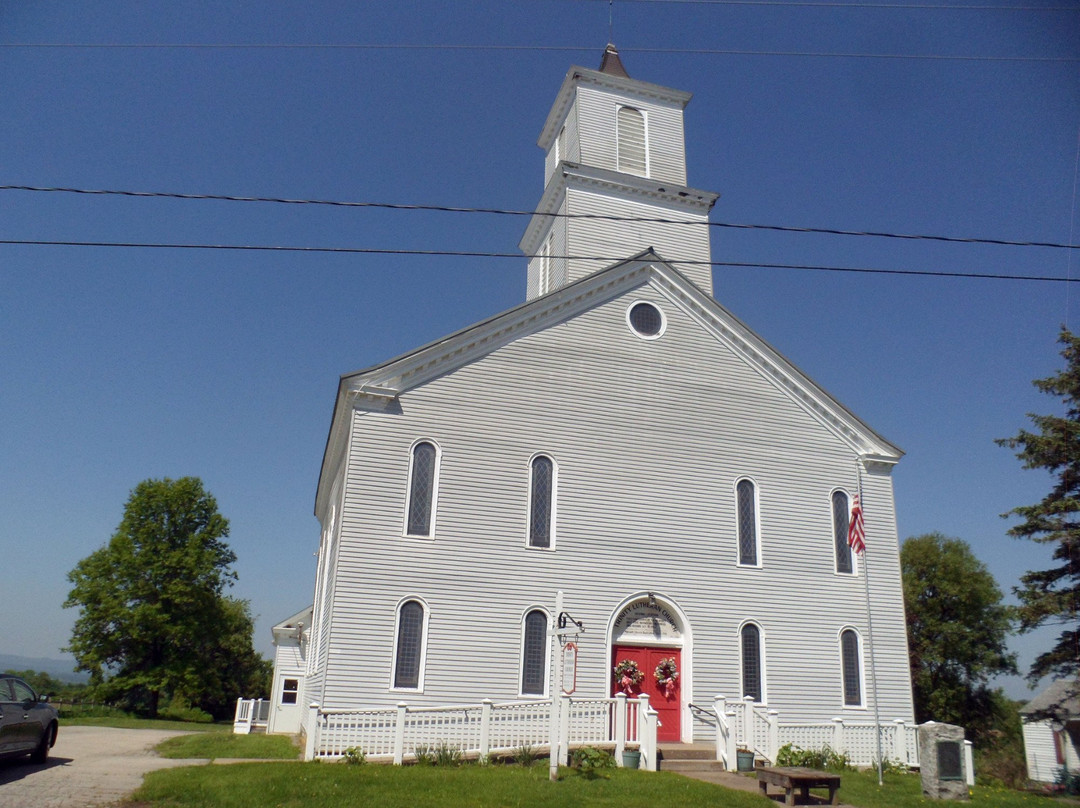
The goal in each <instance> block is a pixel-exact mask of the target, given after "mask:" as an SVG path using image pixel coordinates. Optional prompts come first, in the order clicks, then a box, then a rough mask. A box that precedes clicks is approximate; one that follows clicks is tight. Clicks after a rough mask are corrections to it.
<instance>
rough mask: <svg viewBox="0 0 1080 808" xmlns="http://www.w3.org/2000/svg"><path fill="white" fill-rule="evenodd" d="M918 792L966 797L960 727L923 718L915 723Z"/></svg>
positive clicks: (935, 796) (937, 796)
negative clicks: (920, 722) (923, 719)
mask: <svg viewBox="0 0 1080 808" xmlns="http://www.w3.org/2000/svg"><path fill="white" fill-rule="evenodd" d="M919 767H920V769H921V770H922V793H923V796H924V797H929V798H930V799H934V800H966V799H968V787H967V776H966V772H965V771H964V728H963V727H957V726H954V725H953V724H938V723H937V722H935V721H927V722H926V723H925V724H921V725H919Z"/></svg>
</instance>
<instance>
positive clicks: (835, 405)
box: [316, 249, 903, 513]
mask: <svg viewBox="0 0 1080 808" xmlns="http://www.w3.org/2000/svg"><path fill="white" fill-rule="evenodd" d="M645 283H652V284H653V285H654V286H655V288H657V289H658V290H659V291H660V292H661V293H662V294H663V295H664V296H665V297H667V298H668V299H669V300H670V301H671V302H672V304H673V305H675V306H678V307H679V308H681V309H682V310H683V311H684V312H686V313H687V314H688V315H689V316H690V317H692V318H693V319H695V320H696V321H697V322H698V323H699V324H700V325H701V326H702V327H703V328H704V329H706V330H707V331H709V332H710V333H712V334H713V335H714V336H715V337H716V338H717V339H718V340H719V341H720V342H721V343H722V344H724V345H726V346H727V347H728V348H729V349H730V350H731V351H732V352H733V353H734V354H736V355H737V356H739V357H740V358H742V360H743V361H745V362H746V363H747V365H749V366H750V367H753V368H754V369H756V370H757V371H758V372H759V373H760V374H761V375H762V377H764V378H765V379H767V380H768V381H769V382H770V383H772V384H773V386H775V387H776V388H777V389H778V390H780V391H782V392H783V393H784V394H785V395H787V396H788V397H789V398H791V399H792V400H793V401H794V402H795V403H796V404H797V405H798V406H799V407H800V408H802V409H803V410H805V411H806V412H807V413H809V414H810V415H811V416H812V417H813V418H814V419H816V420H817V421H819V422H820V423H822V424H823V425H824V426H825V427H826V428H827V429H829V430H830V431H831V432H832V433H833V434H835V435H836V436H837V437H838V438H839V439H840V440H842V441H843V442H845V443H846V444H848V445H849V446H850V447H851V449H852V451H853V452H854V453H856V454H858V455H860V456H863V457H865V458H867V459H871V460H875V461H878V462H884V463H887V464H892V463H895V462H897V461H898V460H899V459H900V457H901V456H902V455H903V451H902V450H901V449H899V448H898V447H897V446H895V445H894V444H892V443H890V442H889V441H887V440H885V438H883V437H882V436H881V435H879V434H878V433H877V432H875V431H874V430H873V429H871V428H870V427H869V426H868V425H867V424H866V423H865V422H864V421H862V420H861V419H859V418H858V417H857V416H856V415H855V414H854V413H852V412H851V411H850V410H848V409H847V408H846V407H845V406H844V405H842V404H841V403H840V402H839V401H838V400H837V399H836V398H834V397H833V396H832V395H831V394H830V393H829V392H827V391H826V390H825V389H824V388H823V387H821V386H820V385H819V384H817V382H815V381H814V380H813V379H811V378H810V377H809V376H808V375H806V374H805V373H803V372H802V371H801V370H799V369H798V368H797V367H796V366H795V365H794V364H793V363H792V362H790V361H789V360H788V359H787V358H786V357H784V356H783V355H782V354H781V353H780V352H779V351H777V350H776V349H774V348H773V347H772V346H771V345H769V344H768V343H767V342H766V341H765V340H764V339H762V338H761V337H760V336H758V335H757V334H756V333H754V332H753V331H752V330H751V329H750V328H749V327H748V326H747V325H746V324H745V323H743V322H742V321H741V320H740V319H739V318H738V317H736V316H735V315H734V314H732V313H731V312H730V311H728V309H726V308H724V307H723V306H722V305H720V304H719V303H717V302H716V301H715V300H713V299H712V298H711V297H709V296H708V295H706V294H705V293H704V292H702V291H701V290H700V289H699V288H698V287H697V286H696V285H695V284H694V283H692V282H691V281H689V280H688V279H687V278H686V276H684V275H683V274H682V273H681V272H679V270H678V269H676V268H675V267H674V266H673V265H671V264H669V263H668V262H667V261H665V260H664V259H663V258H662V257H660V256H659V255H657V254H656V253H655V252H654V251H653V250H651V249H650V250H646V251H644V252H642V253H641V254H640V255H637V256H635V257H633V258H630V259H627V260H625V261H621V262H619V263H616V264H613V265H612V266H610V267H608V268H606V269H603V270H600V271H598V272H595V273H593V274H591V275H588V276H586V277H584V278H582V279H580V280H578V281H575V282H574V283H571V284H568V285H567V286H564V287H562V288H560V289H557V290H556V291H554V292H550V293H549V294H546V295H543V296H541V297H538V298H535V299H533V300H530V301H529V302H527V303H523V304H521V305H520V306H516V307H515V308H512V309H509V310H508V311H505V312H502V313H501V314H497V315H495V316H494V317H490V318H488V319H486V320H482V321H480V322H478V323H475V324H474V325H471V326H468V327H467V328H464V329H462V330H460V331H457V332H455V333H453V334H450V335H448V336H446V337H444V338H442V339H440V340H436V341H435V342H431V343H428V344H427V345H423V346H421V347H419V348H417V349H415V350H413V351H410V352H409V353H406V354H403V355H401V356H398V357H395V358H394V359H390V360H388V361H386V362H383V363H381V364H379V365H375V366H372V367H370V368H367V369H365V370H360V371H356V372H355V373H349V374H346V375H344V376H342V377H341V381H340V384H339V387H338V397H337V401H336V404H335V409H334V416H333V422H332V424H331V428H330V434H329V435H328V436H327V446H326V452H325V454H324V456H323V467H322V474H321V476H320V480H319V494H318V495H317V502H318V500H321V498H322V496H323V488H324V485H325V484H326V483H327V482H328V480H327V479H326V475H327V472H328V469H329V468H331V467H332V466H333V464H334V463H335V462H336V460H337V458H338V457H339V456H340V453H342V452H343V451H344V446H345V440H344V439H345V438H346V437H347V433H346V432H344V431H343V430H345V429H346V427H347V424H348V422H349V419H348V418H347V415H348V413H349V412H350V411H351V410H352V409H353V408H359V409H368V410H386V409H388V408H392V407H393V406H395V405H396V401H397V398H398V396H399V395H401V394H402V393H405V392H407V391H408V390H410V389H412V388H415V387H418V386H420V385H422V384H424V383H426V382H428V381H430V380H432V379H434V378H437V377H439V376H442V375H444V374H447V373H452V372H453V371H454V370H456V369H457V368H460V367H463V366H464V365H467V364H469V363H471V362H474V361H476V360H478V359H480V358H482V357H484V356H487V355H488V354H490V353H492V352H493V351H495V350H497V349H498V348H501V347H502V346H504V345H507V344H508V343H510V342H512V341H513V340H516V339H519V338H520V337H522V336H526V335H528V334H532V333H535V332H538V331H540V330H542V329H545V328H547V327H549V326H551V325H554V324H556V323H558V322H562V321H564V320H567V319H570V318H572V317H574V316H576V315H578V314H580V313H582V312H584V311H587V310H589V309H591V308H593V307H594V306H597V305H599V304H602V303H606V302H608V301H609V300H612V299H614V298H616V297H618V296H619V295H622V294H624V293H625V292H627V291H629V290H631V289H633V288H634V287H636V286H640V285H642V284H645ZM316 512H317V513H318V508H316Z"/></svg>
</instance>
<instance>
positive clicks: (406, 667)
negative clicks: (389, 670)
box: [394, 600, 424, 690]
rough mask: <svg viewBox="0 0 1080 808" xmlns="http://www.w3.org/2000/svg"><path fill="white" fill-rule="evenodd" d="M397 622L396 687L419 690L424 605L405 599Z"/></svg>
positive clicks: (422, 650) (395, 652)
mask: <svg viewBox="0 0 1080 808" xmlns="http://www.w3.org/2000/svg"><path fill="white" fill-rule="evenodd" d="M397 623H398V624H397V643H396V647H395V649H394V687H395V688H400V689H404V690H419V689H420V665H421V660H422V657H423V652H424V605H423V604H422V603H420V601H418V600H407V601H405V602H404V603H402V604H401V606H400V607H398V620H397Z"/></svg>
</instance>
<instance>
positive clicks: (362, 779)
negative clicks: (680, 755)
mask: <svg viewBox="0 0 1080 808" xmlns="http://www.w3.org/2000/svg"><path fill="white" fill-rule="evenodd" d="M542 764H543V761H541V762H539V763H538V764H537V765H535V766H532V767H530V768H523V767H520V766H488V767H480V766H463V767H461V768H458V769H452V768H441V767H429V766H407V767H402V766H376V765H371V764H368V765H365V766H346V765H344V764H338V763H240V764H236V765H231V766H198V767H184V768H180V769H162V770H161V771H156V772H151V773H150V774H148V775H147V776H146V780H145V781H144V784H143V786H142V788H140V789H139V790H138V791H137V792H135V794H134V795H133V797H132V802H131V803H129V805H133V804H137V805H139V806H147V808H151V807H152V808H180V807H181V806H183V808H195V807H196V806H201V807H202V808H263V806H274V807H275V808H346V807H347V806H378V808H418V806H435V808H450V807H451V806H453V807H454V808H457V807H458V806H460V807H461V808H465V807H466V806H468V807H469V808H494V807H495V806H505V808H513V807H514V806H521V807H522V808H525V807H526V806H527V807H528V808H534V807H535V808H593V807H594V806H595V808H656V807H657V806H669V807H670V808H683V807H684V806H685V808H695V806H709V807H710V808H717V806H722V808H763V807H767V806H768V805H770V803H767V802H765V801H764V800H762V798H761V797H759V796H758V795H756V794H748V793H743V792H738V791H730V790H728V789H724V788H721V787H720V786H714V785H709V784H708V783H702V782H699V781H697V780H690V779H689V778H686V777H681V776H679V775H677V774H671V773H668V772H658V773H652V772H639V771H628V770H625V769H617V770H612V771H610V772H605V777H604V778H599V777H598V778H596V779H592V780H590V779H588V778H586V777H583V776H581V775H580V774H578V773H577V772H576V771H574V770H571V769H562V770H560V775H561V779H560V780H559V782H557V783H551V782H549V781H548V769H547V766H546V765H542Z"/></svg>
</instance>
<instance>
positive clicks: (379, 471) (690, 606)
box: [317, 246, 913, 737]
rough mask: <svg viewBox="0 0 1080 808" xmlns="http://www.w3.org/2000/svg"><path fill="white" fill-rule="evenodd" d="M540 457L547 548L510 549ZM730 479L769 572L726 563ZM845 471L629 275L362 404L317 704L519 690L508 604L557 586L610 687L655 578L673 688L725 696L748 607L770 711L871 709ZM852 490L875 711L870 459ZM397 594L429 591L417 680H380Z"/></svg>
mask: <svg viewBox="0 0 1080 808" xmlns="http://www.w3.org/2000/svg"><path fill="white" fill-rule="evenodd" d="M571 249H572V246H571ZM637 300H646V301H650V302H654V303H655V304H656V305H658V306H659V307H660V308H661V309H662V311H663V312H664V315H665V317H666V331H665V333H664V335H663V337H661V338H660V339H656V340H642V339H639V338H638V337H637V336H636V335H634V334H633V333H631V332H630V330H629V329H628V327H627V325H626V309H627V306H628V305H629V304H630V303H631V302H633V301H637ZM420 438H428V439H431V440H434V441H436V442H437V443H438V445H439V447H440V450H441V455H440V458H441V459H440V467H439V487H438V509H437V513H436V515H435V519H434V523H435V535H434V538H433V539H431V540H427V539H415V538H404V537H403V536H402V532H403V521H404V501H405V496H406V487H407V475H408V467H409V450H410V447H411V446H412V444H413V443H414V442H415V441H416V440H418V439H420ZM539 451H543V452H545V453H548V454H550V455H551V456H552V457H553V458H554V459H555V462H556V464H557V468H558V472H557V474H558V476H557V486H558V488H557V490H558V497H557V510H556V525H555V539H554V541H555V549H554V550H552V551H544V550H534V549H529V548H527V547H526V546H525V531H526V522H527V513H526V511H527V497H528V494H527V487H528V463H529V459H530V458H531V457H532V455H533V454H534V453H535V452H539ZM743 476H748V477H750V478H752V479H753V480H754V482H755V484H756V485H757V486H758V496H759V502H760V525H759V531H760V536H761V558H762V566H761V568H741V567H738V566H737V564H736V525H735V493H734V486H735V482H736V480H738V479H739V478H741V477H743ZM857 485H858V479H857V474H856V455H855V452H854V450H853V449H852V448H851V446H850V445H849V444H848V443H846V442H845V441H843V440H841V439H840V438H839V437H838V436H837V435H836V434H835V433H834V431H832V430H831V429H830V428H827V427H826V426H825V425H823V423H822V422H821V421H820V420H819V419H818V418H816V417H814V416H812V415H811V414H809V413H808V412H807V410H806V409H805V408H804V407H803V406H801V405H799V404H797V403H796V402H794V401H793V400H792V398H791V397H790V396H789V395H788V394H787V393H786V392H783V391H781V390H780V389H779V388H778V386H777V384H776V383H775V382H774V381H773V380H771V379H769V378H767V377H765V376H764V375H763V374H762V373H761V372H760V371H759V370H758V369H756V367H753V366H751V365H749V364H748V363H747V362H746V361H744V360H743V359H742V358H741V357H740V356H739V355H737V354H736V353H735V352H734V351H733V350H731V349H730V348H729V347H728V346H727V345H726V344H725V343H724V342H722V341H721V340H720V339H719V338H717V337H716V336H715V335H714V334H713V333H712V332H709V331H707V330H706V329H705V328H704V327H703V326H702V325H701V324H700V323H699V322H698V321H697V320H696V319H694V318H692V317H691V316H690V315H689V314H687V313H686V312H685V311H683V310H682V309H681V308H679V307H678V306H677V305H675V304H674V303H672V302H671V300H670V299H669V298H668V297H667V296H666V295H665V294H664V293H662V292H661V291H660V290H659V288H658V287H657V286H656V285H654V284H653V283H648V284H645V285H642V286H641V287H639V288H637V289H633V290H630V291H629V292H625V293H623V294H620V295H618V296H617V297H615V298H614V299H609V300H606V301H604V302H601V303H599V304H598V305H596V306H595V307H594V308H592V309H588V310H586V311H584V312H583V313H580V314H578V315H577V316H574V317H571V318H569V319H567V320H565V321H563V322H560V323H558V324H555V325H552V326H549V327H547V328H545V329H543V330H541V331H538V332H535V333H529V334H527V335H525V336H522V337H521V338H519V339H517V340H516V341H513V342H511V343H509V344H507V345H505V346H503V347H501V348H498V349H496V350H494V351H493V352H491V353H489V354H488V355H486V356H484V357H483V358H480V359H478V360H476V361H473V362H471V363H470V364H467V365H464V366H462V367H458V368H456V369H454V370H453V372H449V373H446V374H444V375H442V376H439V377H438V378H436V379H434V380H432V381H429V382H427V383H425V384H422V385H420V386H418V387H416V388H414V389H410V390H407V391H406V392H403V393H402V394H401V395H400V408H398V407H395V408H392V410H391V411H388V412H371V411H361V410H357V411H355V412H354V414H353V417H352V427H351V437H350V448H349V452H348V462H347V468H346V490H345V492H344V500H343V509H342V513H341V518H340V526H339V528H338V531H339V532H340V550H339V551H338V556H337V559H336V563H334V565H333V574H332V575H331V576H330V578H331V579H332V580H333V581H334V584H335V586H334V587H333V588H331V587H327V593H326V594H327V596H329V597H330V598H331V599H332V602H331V604H330V605H329V609H328V610H327V611H326V612H324V621H325V622H328V623H330V624H331V629H330V632H329V636H328V645H327V649H326V653H325V654H324V655H323V656H322V658H321V659H320V661H319V662H318V663H317V666H319V667H321V668H322V670H320V671H319V674H318V681H319V691H320V694H321V699H320V700H321V703H322V704H323V705H324V706H328V707H356V706H374V705H392V704H395V703H397V702H398V701H401V700H404V701H407V702H409V703H423V704H448V703H470V702H475V701H477V700H479V699H482V698H485V697H488V698H493V699H496V700H500V699H511V698H514V697H516V696H517V695H518V688H519V684H520V683H519V678H520V660H519V654H520V642H521V620H522V616H523V615H524V613H525V612H526V611H527V610H528V609H530V608H532V607H535V606H543V607H546V608H547V609H548V610H551V609H552V608H553V607H554V597H555V592H556V590H559V589H562V590H563V591H564V592H565V605H566V609H567V610H568V611H570V612H571V613H572V614H573V616H574V617H575V618H577V619H580V620H583V621H584V623H585V625H586V633H585V634H584V635H582V637H581V639H580V657H579V668H578V693H579V694H580V695H585V696H601V695H606V694H607V693H608V692H609V688H610V660H609V659H608V653H609V645H608V642H609V637H608V635H607V628H608V625H609V621H610V620H611V619H612V617H613V614H614V613H615V611H616V609H617V608H618V607H619V606H620V604H621V603H622V602H624V601H625V600H626V599H627V598H629V597H631V596H633V595H635V594H640V593H642V592H646V591H652V592H654V593H655V594H656V596H657V597H658V598H659V599H662V600H663V601H664V602H665V603H671V604H673V605H675V606H677V607H678V608H679V609H681V610H682V612H683V613H684V615H685V617H686V620H687V623H688V625H687V629H688V634H689V637H688V638H687V640H688V645H687V646H686V647H685V648H684V649H683V673H684V677H683V680H682V687H683V701H684V703H685V702H688V701H694V702H695V703H698V704H707V703H709V701H710V700H711V699H712V697H713V696H715V695H716V694H724V695H728V696H732V697H737V696H738V695H740V682H739V669H740V666H739V641H738V632H739V627H740V625H741V624H742V623H743V621H745V620H753V621H755V622H756V623H757V624H758V625H759V626H760V627H761V629H762V640H763V642H762V646H763V650H764V658H765V686H766V692H767V697H768V703H769V706H770V707H772V708H775V709H778V710H780V711H781V714H782V715H783V717H784V720H785V721H793V720H807V721H809V720H828V719H831V718H832V717H834V716H842V717H845V718H848V719H851V720H869V719H872V718H873V712H872V709H870V708H871V707H872V705H871V703H870V698H869V688H870V671H869V655H868V651H869V648H868V644H869V643H868V641H869V635H868V631H867V620H866V608H867V606H866V597H865V589H864V580H863V577H862V572H863V571H862V570H861V567H860V574H858V575H838V574H836V573H835V572H834V560H833V537H832V515H831V506H830V496H831V493H832V491H833V490H834V489H835V488H837V487H842V488H844V489H845V490H846V491H848V492H849V493H854V492H855V490H856V488H857ZM863 492H864V496H865V499H866V512H867V545H868V547H869V548H870V550H869V551H868V557H869V558H870V566H871V568H870V581H871V585H872V587H873V590H874V595H873V604H874V606H873V608H874V620H873V622H874V626H873V627H874V640H875V650H876V652H877V653H876V658H877V666H876V669H877V682H878V692H879V698H880V709H881V716H882V718H883V719H884V720H892V719H894V718H903V719H906V720H909V721H910V720H911V719H912V717H913V716H912V704H911V689H910V679H909V675H908V668H907V665H908V657H907V648H906V635H905V628H904V619H903V607H902V600H901V592H900V579H899V567H898V545H897V536H896V526H895V519H894V516H893V502H892V485H891V480H890V478H889V477H888V475H887V474H886V473H884V472H881V471H879V472H875V473H873V474H869V475H864V481H863ZM324 546H325V545H324ZM407 597H416V598H419V599H421V600H422V601H423V602H424V603H425V604H426V606H427V607H428V609H429V620H428V628H427V637H426V664H425V667H424V689H423V692H422V693H416V692H402V691H396V690H393V689H392V688H391V687H390V683H391V675H392V649H393V645H394V636H393V635H394V629H395V615H396V612H395V610H396V608H397V606H398V604H399V603H400V602H401V601H402V600H403V599H405V598H407ZM845 627H852V628H854V629H856V630H857V631H858V632H859V633H860V636H861V637H862V642H863V649H864V653H863V658H864V667H865V669H866V676H865V685H864V694H866V695H864V699H865V701H866V703H867V705H868V707H867V708H858V709H855V708H846V707H845V706H844V705H843V703H842V688H841V678H840V650H839V633H840V631H841V630H842V629H843V628H845ZM686 720H687V719H686V718H685V713H684V721H686ZM705 732H706V730H705V728H701V729H700V732H699V734H701V735H702V737H705Z"/></svg>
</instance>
